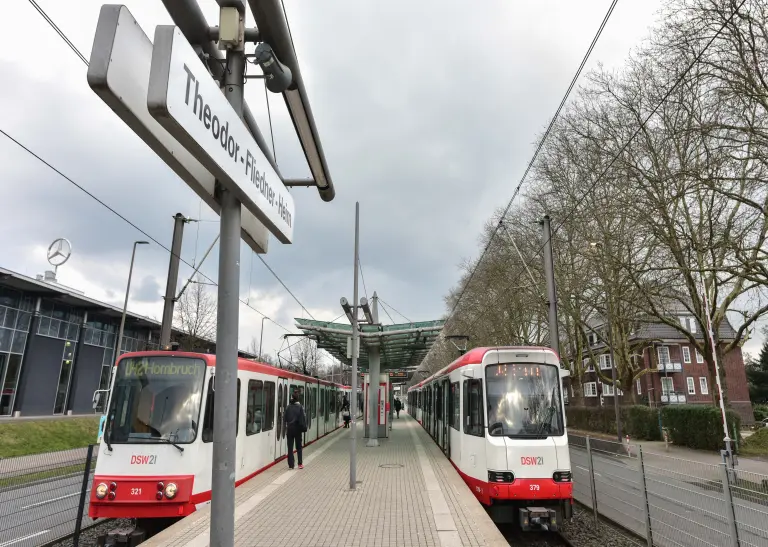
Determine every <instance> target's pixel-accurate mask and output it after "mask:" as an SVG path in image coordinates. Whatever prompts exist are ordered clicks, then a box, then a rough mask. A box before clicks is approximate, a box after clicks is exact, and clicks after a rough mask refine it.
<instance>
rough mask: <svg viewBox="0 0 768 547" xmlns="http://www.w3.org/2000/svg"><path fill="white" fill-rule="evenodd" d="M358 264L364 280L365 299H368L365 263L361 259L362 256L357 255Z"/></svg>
mask: <svg viewBox="0 0 768 547" xmlns="http://www.w3.org/2000/svg"><path fill="white" fill-rule="evenodd" d="M357 265H358V266H360V278H361V279H362V280H363V292H364V293H365V299H366V300H368V289H367V288H366V286H365V274H364V273H363V263H362V262H361V261H360V257H359V256H358V257H357Z"/></svg>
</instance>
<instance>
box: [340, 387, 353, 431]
mask: <svg viewBox="0 0 768 547" xmlns="http://www.w3.org/2000/svg"><path fill="white" fill-rule="evenodd" d="M341 417H342V418H344V428H345V429H349V422H350V421H351V420H352V414H351V413H350V411H349V399H348V398H347V396H346V395H345V396H344V401H343V402H342V403H341Z"/></svg>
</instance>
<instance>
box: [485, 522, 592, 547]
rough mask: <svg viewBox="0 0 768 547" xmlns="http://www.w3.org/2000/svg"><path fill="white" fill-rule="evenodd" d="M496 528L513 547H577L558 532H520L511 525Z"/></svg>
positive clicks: (501, 525) (500, 525)
mask: <svg viewBox="0 0 768 547" xmlns="http://www.w3.org/2000/svg"><path fill="white" fill-rule="evenodd" d="M498 528H499V531H500V532H501V533H502V535H503V536H504V539H506V540H507V541H508V542H509V544H510V545H513V546H515V547H518V546H520V547H577V546H576V545H574V544H573V543H571V541H570V540H569V539H568V538H566V537H565V536H563V535H562V534H561V533H560V532H522V531H520V530H519V529H518V528H517V527H516V526H515V525H512V524H499V525H498Z"/></svg>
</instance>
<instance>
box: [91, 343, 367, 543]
mask: <svg viewBox="0 0 768 547" xmlns="http://www.w3.org/2000/svg"><path fill="white" fill-rule="evenodd" d="M215 374H216V356H215V355H210V354H201V353H188V352H180V351H150V352H140V353H126V354H124V355H122V356H121V357H120V359H119V360H118V362H117V364H116V367H115V372H114V374H113V378H112V386H111V390H110V397H109V402H108V407H107V408H108V412H107V418H106V421H105V425H104V432H103V435H102V438H101V443H100V445H99V455H98V459H97V463H96V469H95V472H94V479H93V487H92V489H91V496H90V506H89V510H88V514H89V515H90V516H91V517H92V518H97V517H108V518H133V519H162V520H165V519H177V518H179V517H183V516H186V515H189V514H190V513H192V512H194V511H195V510H196V508H198V507H200V506H201V505H203V504H206V503H209V502H210V499H211V466H212V461H211V460H212V452H213V443H212V441H213V408H214V406H213V401H214V397H215V394H216V392H215V383H214V378H215ZM294 390H298V391H299V393H300V399H301V402H302V404H304V407H305V409H306V413H307V425H308V429H307V432H306V433H305V441H304V444H308V443H311V442H313V441H315V440H317V439H318V438H320V437H323V436H324V435H327V434H328V433H330V432H332V431H334V430H335V429H337V428H338V427H339V426H340V425H341V424H342V423H343V419H342V418H341V403H342V401H343V397H344V396H346V397H347V398H349V400H350V403H351V402H352V398H350V388H349V387H348V386H342V385H339V384H334V383H331V382H326V381H324V380H318V379H317V378H313V377H310V376H304V375H302V374H296V373H293V372H289V371H286V370H282V369H278V368H274V367H272V366H269V365H266V364H263V363H257V362H253V361H249V360H246V359H239V360H238V375H237V391H238V403H237V405H238V406H237V409H238V410H237V424H236V428H237V448H236V476H235V481H236V484H238V485H239V484H241V483H243V482H245V481H247V480H249V479H250V478H252V477H254V476H255V475H257V474H258V473H260V472H261V471H263V470H265V469H267V468H269V467H270V466H272V465H274V464H275V463H277V462H279V461H281V460H282V459H284V458H285V457H286V456H287V454H286V453H287V442H286V432H285V428H284V427H283V412H284V409H285V407H286V405H287V404H288V401H289V398H290V394H291V393H292V392H293V391H294ZM350 406H351V408H352V409H353V410H354V409H355V408H356V407H357V405H354V404H351V405H350ZM358 408H359V407H358ZM158 523H159V521H158V520H154V521H149V522H147V521H144V528H145V530H146V529H148V528H154V527H155V526H153V524H154V525H157V524H158Z"/></svg>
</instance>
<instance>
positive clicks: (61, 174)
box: [0, 128, 291, 332]
mask: <svg viewBox="0 0 768 547" xmlns="http://www.w3.org/2000/svg"><path fill="white" fill-rule="evenodd" d="M0 134H2V135H4V136H5V137H6V138H8V139H9V140H10V141H12V142H13V143H14V144H16V145H17V146H18V147H19V148H21V149H22V150H24V151H25V152H27V153H28V154H29V155H31V156H32V157H34V158H35V159H37V160H38V161H39V162H41V163H42V164H44V165H45V166H46V167H48V168H49V169H50V170H52V171H53V172H54V173H56V174H57V175H59V176H60V177H62V178H63V179H64V180H66V181H67V182H69V183H70V184H72V185H73V186H74V187H75V188H77V189H78V190H80V191H81V192H83V193H84V194H86V195H87V196H88V197H90V198H91V199H93V200H94V201H96V202H97V203H98V204H99V205H101V206H102V207H104V208H105V209H107V210H108V211H109V212H111V213H112V214H113V215H115V216H116V217H118V218H119V219H121V220H122V221H123V222H125V223H126V224H128V225H129V226H131V227H132V228H134V229H135V230H136V231H138V232H140V233H141V234H142V235H144V236H145V237H147V239H149V240H151V241H152V242H154V243H155V244H156V245H157V246H158V247H160V248H162V249H165V250H166V251H167V252H168V253H169V254H171V255H173V256H174V257H176V258H178V259H179V260H180V261H181V262H183V263H184V264H186V265H187V266H189V267H190V268H192V269H194V266H192V265H191V264H190V263H189V262H187V261H186V260H184V258H182V257H181V256H178V255H175V254H174V253H173V251H172V250H171V249H169V248H168V247H166V246H165V245H163V244H162V243H160V242H159V241H158V240H157V239H155V238H154V237H152V236H151V235H150V234H149V233H147V232H146V231H144V230H143V229H141V228H140V227H139V226H138V225H136V224H135V223H134V222H133V221H131V220H129V219H128V218H126V217H125V216H123V215H122V214H120V213H119V212H117V211H116V210H115V209H113V208H112V207H111V206H110V205H108V204H107V203H105V202H104V201H102V200H101V199H99V198H98V197H96V196H95V195H94V194H92V193H91V192H90V191H88V190H86V189H85V188H84V187H83V186H81V185H80V184H78V183H77V182H75V181H74V180H72V179H71V178H69V177H68V176H67V175H65V174H64V173H62V172H61V171H59V170H58V169H57V168H56V167H54V166H53V165H51V164H50V163H48V162H47V161H45V160H44V159H43V158H42V157H40V156H39V155H37V154H36V153H35V152H33V151H32V150H30V149H29V148H27V147H26V146H24V145H23V144H22V143H21V142H19V141H17V140H16V139H15V138H13V137H12V136H11V135H9V134H8V133H7V132H6V131H5V130H3V129H2V128H0ZM198 275H201V276H202V277H204V278H205V279H207V280H208V281H210V282H211V284H212V285H214V286H216V287H218V283H216V282H215V281H214V280H213V279H211V278H210V277H208V276H207V275H205V274H204V273H202V272H200V271H198ZM238 299H239V300H240V302H241V303H242V304H243V305H245V306H246V307H248V308H250V309H252V310H253V311H255V312H256V313H258V314H259V315H262V316H264V317H266V318H267V320H269V321H271V322H272V323H274V324H275V325H277V326H278V327H280V328H281V329H284V330H286V331H288V332H291V331H290V330H289V329H287V328H286V327H284V326H283V325H281V324H280V323H278V322H277V321H275V320H274V319H272V318H271V317H269V316H268V315H267V314H265V313H264V312H262V311H260V310H258V309H256V308H254V307H253V306H251V305H250V304H249V303H247V302H245V301H244V300H243V299H242V298H239V297H238Z"/></svg>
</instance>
